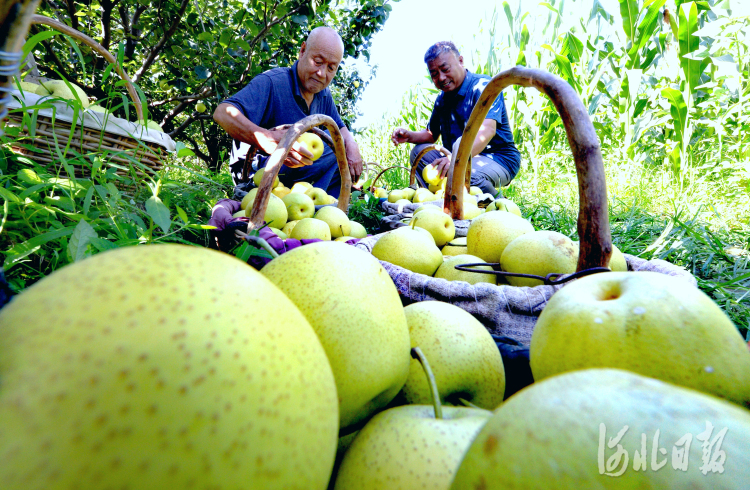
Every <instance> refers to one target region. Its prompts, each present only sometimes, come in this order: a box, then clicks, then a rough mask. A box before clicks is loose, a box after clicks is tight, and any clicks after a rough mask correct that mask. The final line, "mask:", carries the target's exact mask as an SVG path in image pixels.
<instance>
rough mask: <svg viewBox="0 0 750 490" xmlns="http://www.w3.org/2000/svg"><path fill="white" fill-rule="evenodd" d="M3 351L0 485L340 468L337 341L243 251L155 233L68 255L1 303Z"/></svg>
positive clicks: (217, 477)
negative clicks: (154, 239)
mask: <svg viewBox="0 0 750 490" xmlns="http://www.w3.org/2000/svg"><path fill="white" fill-rule="evenodd" d="M386 277H387V276H386ZM248 292H252V294H248ZM248 312H251V314H248ZM259 312H273V315H266V314H258V313H259ZM407 347H408V346H407ZM0 352H2V361H1V362H0V378H2V386H0V455H2V456H1V458H2V464H0V482H2V485H1V486H2V488H3V490H27V489H32V488H38V489H49V490H55V489H63V488H76V487H77V488H87V489H103V488H129V489H132V490H151V489H167V488H190V487H195V488H219V487H221V488H257V489H260V488H318V489H323V488H325V486H326V483H327V481H328V479H329V475H330V472H331V468H332V466H333V459H334V455H335V451H336V441H337V437H338V430H339V427H338V419H339V417H338V398H337V396H336V385H335V381H334V377H333V373H332V371H331V367H330V364H329V362H328V359H327V357H326V355H325V351H324V350H323V347H322V346H321V344H320V341H319V340H318V338H317V336H316V335H315V332H314V331H313V329H312V328H311V326H310V324H309V322H308V321H307V320H306V319H305V317H304V316H303V315H302V313H300V311H299V309H298V308H297V307H295V306H294V304H293V303H292V301H290V300H289V298H287V296H286V295H285V294H284V293H282V292H281V291H280V290H279V289H278V288H277V287H276V286H274V285H273V284H272V283H271V282H270V281H268V280H267V279H266V278H265V277H263V276H262V275H261V274H260V273H258V272H257V271H255V270H254V269H253V268H252V267H250V266H248V265H247V264H245V263H243V262H241V261H239V260H237V259H236V258H234V257H233V256H231V255H228V254H225V253H221V252H216V251H213V250H208V249H206V248H201V247H190V246H185V245H146V246H136V247H123V248H118V249H116V250H111V251H107V252H104V253H101V254H98V255H95V256H93V257H89V258H86V259H84V260H81V261H79V262H75V263H73V264H71V265H68V266H65V267H62V268H61V269H59V270H57V271H55V272H54V273H52V274H51V275H49V276H47V277H45V278H43V279H42V280H40V281H39V282H37V283H36V284H34V285H33V286H31V287H29V288H28V289H27V290H25V291H24V292H22V293H21V294H19V295H18V296H16V297H15V298H14V299H13V301H12V302H11V303H9V304H8V305H6V306H5V307H4V308H3V309H2V310H1V311H0ZM407 369H408V368H407Z"/></svg>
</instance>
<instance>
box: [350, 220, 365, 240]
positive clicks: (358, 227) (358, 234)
mask: <svg viewBox="0 0 750 490" xmlns="http://www.w3.org/2000/svg"><path fill="white" fill-rule="evenodd" d="M349 225H350V228H351V229H350V230H349V234H350V235H351V236H353V237H354V238H365V237H366V236H367V230H366V229H365V227H364V226H362V224H360V223H357V222H356V221H349Z"/></svg>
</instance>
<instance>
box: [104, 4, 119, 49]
mask: <svg viewBox="0 0 750 490" xmlns="http://www.w3.org/2000/svg"><path fill="white" fill-rule="evenodd" d="M118 3H119V0H114V1H111V0H102V2H101V6H102V20H101V24H102V42H101V43H100V44H101V45H102V46H104V49H106V50H109V45H110V43H111V42H112V27H111V24H112V9H113V8H114V7H115V6H116V5H117V4H118Z"/></svg>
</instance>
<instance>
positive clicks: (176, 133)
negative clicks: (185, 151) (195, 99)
mask: <svg viewBox="0 0 750 490" xmlns="http://www.w3.org/2000/svg"><path fill="white" fill-rule="evenodd" d="M199 115H200V113H199V112H198V111H194V112H193V113H192V114H190V116H188V118H187V119H185V120H184V121H183V122H182V124H180V125H179V126H177V128H175V129H174V130H173V131H171V132H169V133H167V134H168V135H169V137H170V138H172V139H174V138H176V137H177V136H179V134H180V133H182V132H183V131H185V128H187V127H188V126H190V125H191V124H192V123H193V121H195V120H196V119H197V118H198V116H199Z"/></svg>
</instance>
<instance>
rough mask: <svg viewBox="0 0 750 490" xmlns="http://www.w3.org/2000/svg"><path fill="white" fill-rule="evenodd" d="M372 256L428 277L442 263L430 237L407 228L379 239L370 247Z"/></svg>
mask: <svg viewBox="0 0 750 490" xmlns="http://www.w3.org/2000/svg"><path fill="white" fill-rule="evenodd" d="M420 230H422V228H420ZM425 235H427V236H425ZM372 254H373V255H374V256H375V257H377V258H378V259H380V260H385V261H386V262H390V263H391V264H394V265H398V266H400V267H403V268H404V269H408V270H410V271H412V272H418V273H419V274H426V275H428V276H431V275H433V274H434V273H435V271H436V270H437V268H438V267H439V266H440V264H442V263H443V254H441V253H440V249H439V248H437V245H435V240H434V238H432V235H430V234H429V232H428V231H427V230H424V231H422V232H420V231H417V230H414V229H412V228H410V227H408V226H404V227H401V228H398V229H396V230H394V231H391V232H388V233H386V234H385V235H383V236H382V237H380V238H379V239H378V241H377V242H375V245H374V246H373V247H372Z"/></svg>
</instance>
